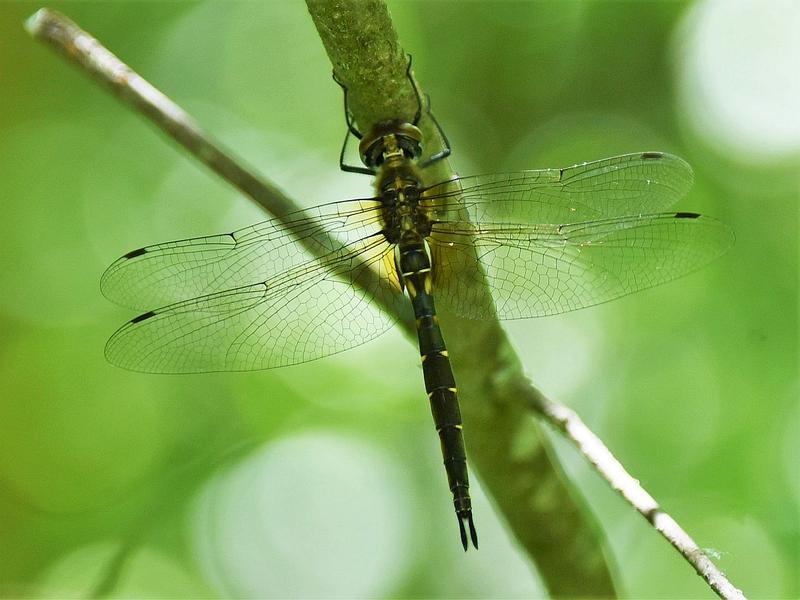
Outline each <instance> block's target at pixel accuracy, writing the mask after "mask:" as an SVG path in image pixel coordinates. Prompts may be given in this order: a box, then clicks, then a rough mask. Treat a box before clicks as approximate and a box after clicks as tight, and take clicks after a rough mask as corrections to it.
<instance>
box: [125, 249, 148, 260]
mask: <svg viewBox="0 0 800 600" xmlns="http://www.w3.org/2000/svg"><path fill="white" fill-rule="evenodd" d="M146 252H147V248H138V249H136V250H131V251H130V252H128V253H127V254H126V255H125V256H123V257H122V258H136V257H137V256H141V255H142V254H145V253H146Z"/></svg>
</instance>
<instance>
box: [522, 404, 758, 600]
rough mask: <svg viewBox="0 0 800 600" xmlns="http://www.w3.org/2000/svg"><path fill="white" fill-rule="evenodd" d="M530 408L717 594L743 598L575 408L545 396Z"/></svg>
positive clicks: (739, 591)
mask: <svg viewBox="0 0 800 600" xmlns="http://www.w3.org/2000/svg"><path fill="white" fill-rule="evenodd" d="M531 408H532V409H533V410H535V411H536V412H537V413H538V414H540V415H542V416H544V417H545V419H546V420H547V422H548V423H550V424H551V425H552V426H553V427H555V428H556V429H557V430H558V431H560V432H561V433H562V434H563V435H564V437H566V438H567V439H568V440H570V441H571V442H572V443H573V444H574V445H575V447H576V448H577V449H578V451H579V452H580V453H581V454H583V455H584V457H586V459H587V460H588V461H589V462H590V463H591V465H592V467H594V469H595V471H597V472H598V473H599V474H600V476H601V477H602V478H603V479H605V480H606V481H607V482H608V484H609V485H610V486H611V487H612V488H613V489H614V490H615V491H616V492H618V493H619V494H620V496H622V497H623V498H624V499H625V501H626V502H627V503H628V504H630V505H631V506H633V507H634V508H635V509H636V510H637V511H638V512H639V513H640V514H641V515H642V516H643V517H644V518H645V519H647V522H648V523H650V524H651V525H652V526H653V527H654V528H655V529H656V531H658V532H659V533H660V534H661V535H662V536H664V538H666V540H667V541H668V542H669V543H670V544H672V545H673V546H674V547H675V549H676V550H677V551H678V552H680V553H681V555H682V556H683V557H684V558H685V559H686V561H687V562H688V563H689V564H690V565H692V566H693V567H694V570H695V571H697V574H698V575H700V577H702V578H703V579H704V580H705V581H706V583H707V584H708V585H709V587H710V588H711V589H712V590H714V591H715V592H716V593H717V595H718V596H719V597H720V598H726V599H732V600H743V599H744V597H745V596H744V594H743V593H742V591H741V590H740V589H738V588H737V587H735V586H734V585H733V584H732V583H731V582H730V581H729V580H728V578H727V577H726V576H725V574H724V573H723V572H722V571H720V570H719V569H718V568H717V566H716V565H715V564H714V563H713V562H712V561H711V559H710V558H708V556H707V555H706V554H705V552H703V550H702V549H701V548H700V547H699V546H698V545H697V543H696V542H695V541H694V540H693V539H692V537H691V536H690V535H689V534H688V533H686V531H685V530H684V529H683V528H682V527H681V526H680V525H679V524H678V523H677V522H676V521H675V519H673V518H672V517H671V516H670V515H669V514H668V513H667V512H665V511H664V510H663V509H662V508H661V507H660V506H659V504H658V502H656V500H655V498H653V497H652V496H651V495H650V494H648V493H647V491H646V490H645V489H644V488H643V487H642V485H641V483H639V481H638V480H637V479H635V478H633V477H631V475H630V473H628V472H627V471H626V470H625V467H623V466H622V464H621V463H620V462H619V461H618V460H617V459H616V458H615V457H614V455H613V454H611V451H610V450H609V449H608V448H607V447H606V445H605V444H604V443H603V441H602V440H601V439H600V438H599V437H597V435H595V434H594V433H593V432H592V431H591V430H590V429H589V428H588V427H587V426H586V424H585V423H584V422H583V421H582V420H581V418H580V417H579V416H578V414H577V413H576V412H575V411H573V410H572V409H570V408H567V407H566V406H563V405H561V404H558V403H556V402H552V401H551V400H548V399H546V398H542V399H541V400H540V401H539V402H537V403H536V404H534V405H532V406H531Z"/></svg>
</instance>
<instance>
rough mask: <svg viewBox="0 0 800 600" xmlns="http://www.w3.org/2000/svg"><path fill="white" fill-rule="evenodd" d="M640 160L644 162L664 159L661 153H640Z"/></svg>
mask: <svg viewBox="0 0 800 600" xmlns="http://www.w3.org/2000/svg"><path fill="white" fill-rule="evenodd" d="M642 158H643V159H644V160H652V159H655V160H658V159H659V158H664V153H663V152H642Z"/></svg>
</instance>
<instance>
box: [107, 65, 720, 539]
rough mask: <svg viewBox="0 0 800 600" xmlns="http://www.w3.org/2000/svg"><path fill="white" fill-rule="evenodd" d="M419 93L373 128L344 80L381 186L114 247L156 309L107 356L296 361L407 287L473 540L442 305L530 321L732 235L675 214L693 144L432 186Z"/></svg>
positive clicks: (129, 300) (659, 278)
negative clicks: (406, 110) (132, 246)
mask: <svg viewBox="0 0 800 600" xmlns="http://www.w3.org/2000/svg"><path fill="white" fill-rule="evenodd" d="M409 64H410V62H409ZM410 79H411V81H412V84H413V79H412V78H410ZM414 91H415V93H416V94H417V99H418V103H419V107H420V108H419V109H418V110H417V113H416V115H415V116H414V118H413V119H410V120H408V119H392V120H387V121H383V122H381V123H378V124H377V125H376V126H374V127H373V128H372V129H371V130H370V131H369V132H367V133H366V134H362V133H361V132H360V131H359V130H358V129H357V128H356V127H355V125H354V122H353V120H352V115H350V113H349V110H348V109H347V91H346V89H345V115H346V119H347V124H348V134H347V135H346V137H345V143H344V145H343V147H342V154H341V156H340V166H341V167H342V169H343V170H346V171H356V172H363V173H368V174H370V175H374V176H375V189H376V193H375V195H374V196H373V197H370V198H360V199H353V200H344V201H339V202H332V203H328V204H322V205H319V206H317V207H315V208H312V209H307V210H303V211H299V212H297V213H294V214H291V215H289V216H288V217H284V218H283V219H281V220H278V219H272V220H268V221H264V222H262V223H258V224H255V225H251V226H249V227H245V228H243V229H239V230H237V231H233V232H229V233H223V234H218V235H211V236H207V237H195V238H190V239H184V240H178V241H172V242H166V243H161V244H155V245H151V246H146V247H143V248H139V249H137V250H133V251H132V252H128V253H127V254H125V255H124V256H122V257H121V258H119V259H118V260H117V261H115V262H114V263H113V264H112V265H111V266H110V267H109V268H108V269H107V270H106V271H105V273H104V274H103V276H102V279H101V289H102V292H103V294H104V295H105V296H106V297H108V298H109V299H110V300H112V301H114V302H115V303H118V304H120V305H123V306H125V307H128V308H131V309H134V310H139V311H144V312H141V314H139V316H137V317H135V318H133V319H131V320H130V321H128V322H127V323H126V324H124V325H123V326H122V327H121V328H120V329H118V330H117V331H116V333H114V334H113V336H112V337H111V338H110V339H109V341H108V343H107V345H106V349H105V354H106V357H107V359H108V360H109V361H110V362H111V363H113V364H115V365H118V366H120V367H123V368H126V369H129V370H133V371H142V372H150V373H201V372H211V371H250V370H258V369H272V368H277V367H285V366H289V365H297V364H300V363H305V362H308V361H312V360H316V359H319V358H322V357H325V356H330V355H332V354H335V353H338V352H342V351H344V350H348V349H350V348H353V347H355V346H358V345H360V344H363V343H365V342H367V341H370V340H372V339H374V338H376V337H377V336H379V335H381V334H382V333H384V332H385V331H387V330H388V329H390V328H391V327H392V326H393V325H394V324H395V322H396V320H397V318H398V317H397V315H396V314H390V313H388V312H381V311H376V310H375V304H376V300H377V301H383V302H385V303H388V304H390V305H391V304H392V303H393V302H394V301H396V299H397V298H398V297H399V298H404V302H410V305H411V309H412V310H413V314H414V322H415V325H416V330H417V334H418V341H419V352H420V356H421V361H422V371H423V378H424V385H425V390H426V393H427V395H428V399H429V402H430V407H431V412H432V415H433V420H434V423H435V426H436V430H437V432H438V435H439V438H440V442H441V448H442V456H443V462H444V467H445V472H446V475H447V480H448V484H449V488H450V492H451V494H452V498H453V504H454V509H455V513H456V517H457V520H458V527H459V534H460V539H461V543H462V545H463V547H464V550H467V548H468V541H471V542H472V545H473V546H474V547H475V548H476V549H477V547H478V536H477V532H476V528H475V524H474V520H473V515H472V505H471V499H470V494H469V478H468V470H467V455H466V447H465V443H464V436H463V427H462V418H461V413H460V408H459V400H458V389H457V387H456V379H455V376H454V373H453V369H452V366H451V363H450V358H449V354H448V351H447V346H446V344H445V339H444V335H443V332H442V327H441V326H440V323H439V318H438V310H439V309H442V308H444V309H445V310H447V311H449V312H452V313H454V314H457V315H460V316H462V317H465V318H467V319H472V320H475V319H477V320H481V319H522V318H531V317H542V316H547V315H556V314H559V313H564V312H567V311H572V310H576V309H579V308H583V307H588V306H593V305H597V304H601V303H604V302H607V301H610V300H613V299H615V298H619V297H622V296H625V295H627V294H631V293H633V292H636V291H639V290H643V289H646V288H650V287H653V286H656V285H659V284H662V283H665V282H667V281H670V280H673V279H675V278H677V277H680V276H682V275H685V274H687V273H689V272H691V271H693V270H695V269H698V268H700V267H702V266H703V265H705V264H707V263H708V262H710V261H712V260H713V259H715V258H717V257H719V256H720V255H721V254H723V253H724V252H725V250H726V249H727V248H728V247H729V246H730V245H731V243H732V241H733V235H732V231H731V230H730V228H728V227H727V226H726V225H724V224H723V223H722V222H720V221H717V220H715V219H713V218H710V217H707V216H702V215H700V214H697V213H694V212H668V210H667V209H669V207H671V206H672V205H673V204H674V203H675V202H677V201H678V200H679V199H680V198H682V197H683V196H684V195H685V194H686V192H687V191H688V189H689V187H690V186H691V184H692V178H693V176H692V170H691V168H690V166H689V165H688V164H687V163H686V162H685V161H684V160H682V159H680V158H678V157H677V156H673V155H671V154H667V153H662V152H638V153H634V154H626V155H622V156H615V157H612V158H606V159H603V160H597V161H593V162H584V163H581V164H577V165H574V166H571V167H567V168H553V169H540V170H529V171H518V172H511V173H500V174H489V175H478V176H466V177H456V178H454V179H450V180H447V181H442V182H438V183H435V184H433V185H424V184H423V179H424V178H423V175H424V169H425V168H427V167H428V166H429V165H430V164H432V163H433V162H436V161H438V160H441V159H443V158H444V157H446V156H447V155H448V154H449V153H450V146H449V143H448V142H447V139H446V136H444V133H443V132H441V128H440V127H439V125H438V123H436V127H438V128H439V131H440V132H441V135H440V138H441V139H442V140H443V141H444V143H443V149H442V150H441V151H440V152H438V153H437V154H434V155H433V156H431V157H429V158H427V159H426V160H423V159H422V158H421V157H422V156H423V135H422V133H421V130H420V128H419V120H420V116H421V112H422V106H423V103H422V100H421V98H420V95H419V91H418V89H417V88H416V85H415V84H414ZM428 114H430V116H431V117H432V113H430V101H429V99H428ZM349 136H355V137H357V138H358V139H360V143H359V155H360V157H361V160H362V163H363V165H364V166H363V167H361V166H358V167H356V166H353V165H346V164H345V161H344V156H345V147H346V146H347V140H348V137H349ZM479 288H480V289H481V290H485V289H488V290H489V291H490V292H491V293H490V294H486V293H484V292H478V291H476V290H477V289H479ZM434 298H435V302H434ZM467 532H469V537H468V535H467Z"/></svg>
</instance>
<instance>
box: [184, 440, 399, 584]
mask: <svg viewBox="0 0 800 600" xmlns="http://www.w3.org/2000/svg"><path fill="white" fill-rule="evenodd" d="M409 496H410V491H409V490H408V489H407V488H406V486H405V485H404V477H403V474H402V471H401V469H400V468H399V467H398V466H397V465H396V464H395V463H394V462H393V461H392V460H391V459H390V458H389V457H388V456H387V455H385V454H383V453H382V452H381V451H380V450H379V449H378V448H376V447H373V446H370V445H368V444H367V443H365V442H363V441H360V440H356V439H352V438H349V437H344V436H340V435H334V434H330V433H304V434H300V435H297V436H293V437H290V438H287V439H284V440H281V441H279V442H276V443H273V444H270V445H268V446H266V447H265V448H263V449H262V450H261V451H259V452H257V453H255V454H253V455H252V456H251V457H250V458H248V459H247V460H245V461H244V462H242V463H241V464H239V465H238V466H237V467H235V468H234V469H233V470H231V471H229V472H227V473H224V474H223V475H221V476H219V477H218V478H216V479H215V480H213V481H212V482H211V483H210V484H209V485H208V486H207V487H206V489H205V491H204V492H203V493H202V495H201V496H200V498H199V500H198V503H197V506H196V510H195V519H194V521H193V527H194V539H195V551H196V553H197V555H198V557H199V560H200V563H201V565H202V566H203V569H204V571H205V572H206V575H207V576H208V577H209V579H210V580H212V581H214V582H215V583H216V585H217V586H218V587H219V588H220V592H221V593H224V594H226V595H232V596H235V597H258V598H285V597H300V598H321V597H324V598H340V597H342V598H343V597H351V598H352V597H369V596H375V595H382V594H385V593H387V592H388V590H389V589H391V588H390V586H391V585H392V584H393V583H395V581H396V578H397V576H398V575H399V574H400V573H402V572H403V570H404V569H405V566H406V564H405V560H404V558H405V557H407V556H409V552H408V545H409V538H410V534H411V532H410V531H409V527H410V523H411V521H410V509H409V503H408V498H409Z"/></svg>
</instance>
